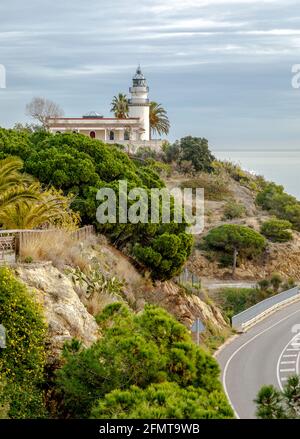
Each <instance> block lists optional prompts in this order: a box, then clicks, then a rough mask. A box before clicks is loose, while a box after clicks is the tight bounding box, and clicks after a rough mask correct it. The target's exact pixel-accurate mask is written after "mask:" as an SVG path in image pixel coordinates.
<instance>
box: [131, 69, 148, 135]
mask: <svg viewBox="0 0 300 439" xmlns="http://www.w3.org/2000/svg"><path fill="white" fill-rule="evenodd" d="M129 92H130V94H131V98H130V99H129V117H133V118H139V119H140V123H141V128H142V129H141V140H150V103H149V98H148V93H149V87H148V85H147V81H146V78H145V76H144V75H143V73H142V70H141V67H140V66H138V68H137V70H136V74H135V75H134V77H133V80H132V87H130V88H129Z"/></svg>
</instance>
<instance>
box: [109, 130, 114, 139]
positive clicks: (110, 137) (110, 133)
mask: <svg viewBox="0 0 300 439" xmlns="http://www.w3.org/2000/svg"><path fill="white" fill-rule="evenodd" d="M109 140H115V133H114V132H113V131H110V132H109Z"/></svg>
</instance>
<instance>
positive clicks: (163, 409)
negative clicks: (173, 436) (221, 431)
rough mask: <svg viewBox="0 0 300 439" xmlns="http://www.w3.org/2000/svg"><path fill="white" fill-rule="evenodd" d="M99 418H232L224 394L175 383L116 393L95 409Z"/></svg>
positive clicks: (135, 388)
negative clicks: (180, 385) (183, 386)
mask: <svg viewBox="0 0 300 439" xmlns="http://www.w3.org/2000/svg"><path fill="white" fill-rule="evenodd" d="M91 417H92V418H95V419H102V418H103V419H219V418H232V410H231V408H230V407H229V406H228V402H227V401H226V398H225V397H224V395H223V393H222V392H220V391H219V390H215V391H213V392H211V393H208V392H207V391H205V390H203V389H199V388H195V387H187V388H186V389H183V388H181V387H179V385H178V384H175V383H167V382H166V383H161V384H152V385H150V386H149V387H147V388H146V389H140V388H139V387H137V386H132V387H130V388H129V389H128V390H113V391H112V392H111V393H109V394H107V395H105V397H104V399H103V400H99V401H97V402H96V404H95V405H94V408H93V409H92V413H91Z"/></svg>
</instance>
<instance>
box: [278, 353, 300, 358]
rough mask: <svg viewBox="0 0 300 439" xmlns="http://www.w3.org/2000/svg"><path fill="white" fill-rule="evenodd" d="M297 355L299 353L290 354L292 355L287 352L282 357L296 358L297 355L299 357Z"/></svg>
mask: <svg viewBox="0 0 300 439" xmlns="http://www.w3.org/2000/svg"><path fill="white" fill-rule="evenodd" d="M297 356H298V355H297V354H290V355H287V354H285V355H283V356H282V357H283V358H295V357H297Z"/></svg>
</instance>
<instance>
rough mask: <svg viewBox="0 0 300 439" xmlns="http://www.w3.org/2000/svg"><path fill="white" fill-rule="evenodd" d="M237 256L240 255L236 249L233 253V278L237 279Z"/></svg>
mask: <svg viewBox="0 0 300 439" xmlns="http://www.w3.org/2000/svg"><path fill="white" fill-rule="evenodd" d="M237 255H238V251H237V249H236V248H235V249H234V251H233V265H232V277H233V278H234V277H235V270H236V262H237Z"/></svg>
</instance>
